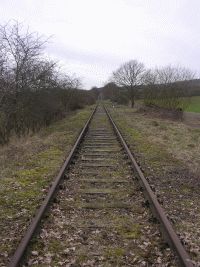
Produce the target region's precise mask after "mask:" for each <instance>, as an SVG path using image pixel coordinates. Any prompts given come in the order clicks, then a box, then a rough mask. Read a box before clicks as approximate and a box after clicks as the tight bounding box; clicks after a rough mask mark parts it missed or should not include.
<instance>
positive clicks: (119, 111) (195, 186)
mask: <svg viewBox="0 0 200 267" xmlns="http://www.w3.org/2000/svg"><path fill="white" fill-rule="evenodd" d="M109 110H110V112H111V114H112V116H113V119H114V120H115V122H116V124H117V125H118V127H119V128H120V130H121V132H122V134H123V136H124V137H125V139H126V141H127V143H128V144H129V147H130V148H131V151H132V152H133V154H134V155H135V158H136V159H137V161H138V163H140V165H141V166H142V169H143V172H144V174H145V176H146V177H147V178H148V180H149V182H150V184H151V186H152V188H154V190H155V192H156V195H157V197H158V199H159V200H160V202H161V203H162V205H163V207H164V209H165V210H166V212H167V214H168V216H169V218H170V219H171V221H172V223H173V225H174V227H175V229H176V231H177V232H178V233H179V235H180V237H181V239H182V241H183V242H184V243H185V245H186V248H187V250H188V252H189V253H190V254H191V257H192V258H193V260H195V261H196V264H197V266H199V265H198V264H199V263H200V206H199V198H200V191H199V188H200V177H199V173H200V169H199V167H200V129H194V128H191V127H189V126H186V125H184V124H183V123H181V122H175V121H170V120H162V119H158V118H153V117H150V116H149V115H147V114H142V113H139V112H137V111H136V110H133V109H130V108H127V107H124V106H116V107H115V108H111V107H110V109H109ZM195 266H196V265H195Z"/></svg>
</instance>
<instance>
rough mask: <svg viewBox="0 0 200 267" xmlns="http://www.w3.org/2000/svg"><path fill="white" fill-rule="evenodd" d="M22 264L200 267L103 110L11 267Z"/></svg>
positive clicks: (79, 141)
mask: <svg viewBox="0 0 200 267" xmlns="http://www.w3.org/2000/svg"><path fill="white" fill-rule="evenodd" d="M57 191H58V193H57V194H56V199H55V193H56V192H57ZM144 195H145V198H144ZM53 199H54V200H55V201H54V202H53V203H52V205H51V207H50V202H52V200H53ZM149 206H150V207H151V209H152V211H153V214H154V216H152V211H151V210H150V209H149ZM48 208H49V211H48V217H47V218H44V214H45V212H46V210H47V209H48ZM46 214H47V213H46ZM155 216H156V218H157V220H155ZM42 218H43V219H42ZM41 220H42V221H41ZM39 225H40V228H41V229H40V234H39V235H37V236H36V237H37V238H35V239H34V241H32V237H33V235H34V233H35V232H36V231H37V229H38V227H39ZM160 226H161V228H162V232H163V233H164V237H165V240H167V242H168V243H169V244H170V246H171V249H170V248H169V247H168V246H166V241H164V240H163V237H162V236H161V234H160ZM20 264H25V265H29V266H32V265H34V266H73V267H75V266H77V267H78V266H187V267H189V266H193V265H192V263H191V262H190V260H189V256H188V254H187V253H186V251H185V250H184V248H183V246H182V245H181V242H180V241H179V239H178V237H177V236H176V234H175V232H174V231H173V229H172V227H171V225H170V223H169V221H168V220H167V218H166V216H165V215H164V213H163V210H162V208H161V207H160V205H159V203H158V202H157V200H156V198H155V196H154V194H153V192H152V191H151V189H150V187H149V185H148V183H147V181H146V179H145V178H144V176H143V174H142V172H141V171H140V169H139V167H138V165H137V163H136V162H135V160H134V158H133V156H132V155H131V153H130V151H129V149H128V147H127V145H126V143H125V141H124V140H123V138H122V136H121V134H120V132H119V130H118V129H117V127H116V125H115V124H114V122H113V121H112V118H111V117H110V115H109V114H108V112H107V110H105V109H104V108H103V107H102V106H98V107H97V109H96V110H95V111H94V113H93V114H92V115H91V117H90V119H89V120H88V122H87V123H86V125H85V127H84V128H83V130H82V132H81V134H80V136H79V138H78V139H77V142H76V144H75V146H74V148H73V149H72V151H71V153H70V155H69V157H68V158H67V160H66V162H65V164H64V166H63V167H62V169H61V171H60V173H59V174H58V176H57V178H56V180H55V183H54V184H53V185H52V187H51V189H50V191H49V194H48V195H47V197H46V199H45V200H44V203H43V204H42V206H41V208H40V210H39V211H38V213H37V215H36V217H35V219H34V220H33V222H32V224H31V225H30V227H29V229H28V231H27V233H26V235H25V236H24V238H23V239H22V241H21V243H20V244H19V246H18V248H17V250H16V252H15V254H14V256H13V258H12V260H11V263H10V267H14V266H18V265H20ZM25 265H24V266H25Z"/></svg>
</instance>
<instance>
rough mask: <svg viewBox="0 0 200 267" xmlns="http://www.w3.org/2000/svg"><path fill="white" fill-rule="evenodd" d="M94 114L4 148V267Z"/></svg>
mask: <svg viewBox="0 0 200 267" xmlns="http://www.w3.org/2000/svg"><path fill="white" fill-rule="evenodd" d="M90 113H91V108H86V109H84V110H81V111H79V112H77V113H76V114H75V113H74V114H71V115H69V116H68V117H66V118H65V119H63V120H61V121H59V122H56V123H54V124H52V125H51V126H49V127H47V128H44V129H42V130H41V131H40V132H39V133H37V134H35V135H33V136H27V137H24V138H21V139H18V140H17V139H13V140H12V141H11V143H10V144H9V145H7V146H4V147H1V148H0V222H1V223H0V232H1V244H0V252H1V253H0V266H5V265H4V264H3V262H4V260H5V259H6V258H8V257H9V256H10V255H11V254H12V253H13V250H14V248H15V247H16V244H17V243H18V242H19V239H20V237H21V236H22V234H23V232H24V231H25V229H26V227H27V225H28V223H29V221H30V219H31V218H32V216H33V214H34V213H35V211H36V209H37V207H38V206H39V204H40V203H41V200H42V198H43V197H44V195H45V194H46V193H47V191H48V187H49V184H50V182H51V181H52V180H53V178H54V177H55V175H56V173H57V172H58V170H59V168H60V167H61V165H62V163H63V161H64V159H65V158H66V156H67V154H68V153H69V151H70V149H71V147H72V145H73V144H74V142H75V139H76V137H77V135H78V134H79V132H80V130H81V128H82V127H83V125H84V123H85V122H86V120H87V118H88V117H89V115H90ZM3 259H4V260H3ZM1 264H2V265H1Z"/></svg>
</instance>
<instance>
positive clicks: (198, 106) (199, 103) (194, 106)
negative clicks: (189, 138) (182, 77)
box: [185, 96, 200, 113]
mask: <svg viewBox="0 0 200 267" xmlns="http://www.w3.org/2000/svg"><path fill="white" fill-rule="evenodd" d="M185 111H187V112H197V113H200V96H193V97H191V100H190V104H189V106H188V107H187V108H186V110H185Z"/></svg>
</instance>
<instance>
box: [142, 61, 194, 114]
mask: <svg viewBox="0 0 200 267" xmlns="http://www.w3.org/2000/svg"><path fill="white" fill-rule="evenodd" d="M194 77H195V73H194V72H193V71H191V70H190V69H188V68H185V67H180V66H175V67H174V66H170V65H169V66H165V67H161V68H156V69H153V70H148V71H146V72H145V73H144V75H143V81H144V84H145V85H146V89H145V103H146V104H148V105H149V104H153V105H158V106H161V107H165V108H168V109H174V110H175V109H184V107H185V106H186V105H187V102H188V98H184V96H187V95H188V92H187V89H188V88H187V86H186V83H184V81H188V80H192V79H194Z"/></svg>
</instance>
